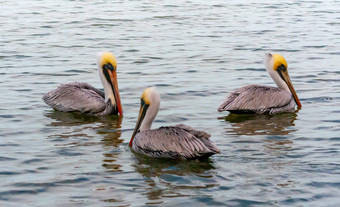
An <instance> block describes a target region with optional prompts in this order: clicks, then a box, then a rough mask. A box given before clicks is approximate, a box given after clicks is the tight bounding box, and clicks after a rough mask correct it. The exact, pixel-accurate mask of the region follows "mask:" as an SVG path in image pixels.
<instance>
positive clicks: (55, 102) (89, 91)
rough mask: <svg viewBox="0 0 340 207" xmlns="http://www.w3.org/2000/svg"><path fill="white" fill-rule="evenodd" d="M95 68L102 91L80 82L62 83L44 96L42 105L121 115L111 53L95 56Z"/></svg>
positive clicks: (96, 113) (95, 113) (62, 109)
mask: <svg viewBox="0 0 340 207" xmlns="http://www.w3.org/2000/svg"><path fill="white" fill-rule="evenodd" d="M97 67H98V72H99V77H100V80H101V82H102V84H103V86H104V92H102V91H101V90H99V89H96V88H94V87H93V86H91V85H90V84H87V83H83V82H72V83H68V84H63V85H61V86H59V87H58V88H57V89H55V90H52V91H50V92H48V93H47V94H45V95H44V96H43V100H44V102H45V103H46V104H47V105H49V106H50V107H52V108H53V109H55V110H58V111H64V112H72V111H73V112H80V113H87V114H90V115H96V116H105V115H110V114H118V113H119V114H120V115H123V109H122V105H121V101H120V96H119V90H118V83H117V72H116V70H117V61H116V58H115V57H114V56H113V54H112V53H110V52H105V53H103V54H101V55H100V56H99V57H98V61H97Z"/></svg>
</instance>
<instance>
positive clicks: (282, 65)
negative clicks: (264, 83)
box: [276, 64, 287, 72]
mask: <svg viewBox="0 0 340 207" xmlns="http://www.w3.org/2000/svg"><path fill="white" fill-rule="evenodd" d="M276 70H277V71H280V72H285V71H286V70H287V68H286V66H285V65H284V64H281V65H280V66H278V67H277V69H276Z"/></svg>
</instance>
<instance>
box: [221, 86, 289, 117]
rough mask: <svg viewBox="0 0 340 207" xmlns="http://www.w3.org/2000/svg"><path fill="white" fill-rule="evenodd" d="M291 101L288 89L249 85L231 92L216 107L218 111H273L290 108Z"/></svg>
mask: <svg viewBox="0 0 340 207" xmlns="http://www.w3.org/2000/svg"><path fill="white" fill-rule="evenodd" d="M292 101H293V97H292V94H291V93H290V92H288V91H285V90H282V89H279V88H275V87H269V86H260V85H249V86H246V87H243V88H239V89H237V90H236V91H234V92H232V93H231V94H230V95H229V96H228V97H227V98H226V99H225V100H224V101H223V103H222V104H221V105H220V106H219V107H218V111H219V112H221V111H230V112H235V113H248V112H253V113H274V112H277V111H278V110H277V109H278V108H280V109H288V108H289V109H291V108H292V106H291V105H292ZM293 108H294V106H293Z"/></svg>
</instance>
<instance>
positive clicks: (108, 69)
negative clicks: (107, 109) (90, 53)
mask: <svg viewBox="0 0 340 207" xmlns="http://www.w3.org/2000/svg"><path fill="white" fill-rule="evenodd" d="M97 67H98V72H99V77H100V80H101V81H102V84H103V87H104V91H105V102H107V101H111V103H112V105H113V106H116V107H117V109H118V112H119V114H120V115H121V116H122V115H123V109H122V105H121V101H120V95H119V90H118V82H117V72H116V71H117V60H116V58H115V57H114V56H113V54H112V53H110V52H104V53H101V54H98V59H97Z"/></svg>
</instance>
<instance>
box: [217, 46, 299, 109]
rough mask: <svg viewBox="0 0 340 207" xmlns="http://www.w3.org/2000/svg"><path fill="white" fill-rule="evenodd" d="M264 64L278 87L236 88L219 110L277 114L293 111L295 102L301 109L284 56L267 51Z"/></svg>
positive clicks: (250, 86)
mask: <svg viewBox="0 0 340 207" xmlns="http://www.w3.org/2000/svg"><path fill="white" fill-rule="evenodd" d="M264 64H265V65H266V69H267V71H268V73H269V74H270V76H271V77H272V79H273V80H274V81H275V83H276V85H277V86H278V88H276V87H269V86H261V85H249V86H245V87H243V88H239V89H236V90H235V91H234V92H232V93H231V94H230V95H229V96H228V97H227V98H226V99H225V100H224V101H223V103H222V104H221V105H220V106H219V107H218V109H217V110H218V111H219V112H221V111H229V112H231V113H257V114H277V113H280V112H293V111H294V110H295V104H297V106H298V109H301V103H300V100H299V98H298V97H297V95H296V92H295V90H294V87H293V84H292V82H291V80H290V77H289V74H288V71H287V68H288V66H287V62H286V60H285V59H284V57H283V56H281V55H279V54H273V55H272V54H270V53H266V57H265V60H264Z"/></svg>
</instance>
